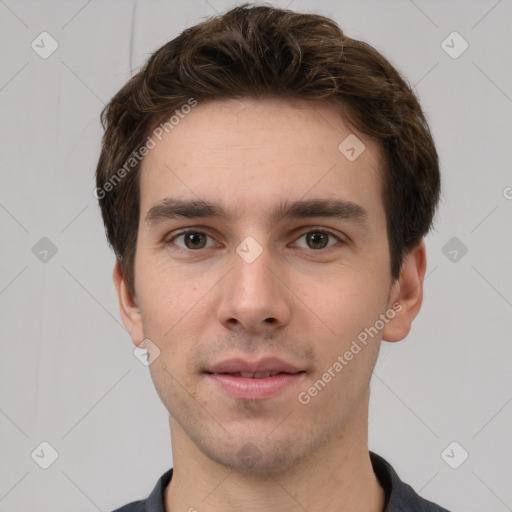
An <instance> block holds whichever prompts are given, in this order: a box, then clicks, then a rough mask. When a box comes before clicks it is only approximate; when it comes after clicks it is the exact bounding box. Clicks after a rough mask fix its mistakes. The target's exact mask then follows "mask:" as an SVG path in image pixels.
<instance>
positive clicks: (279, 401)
mask: <svg viewBox="0 0 512 512" xmlns="http://www.w3.org/2000/svg"><path fill="white" fill-rule="evenodd" d="M352 133H355V134H356V135H357V137H358V138H359V139H360V140H362V141H363V142H364V144H365V146H366V149H365V150H364V151H363V152H362V153H361V155H360V156H359V157H358V158H357V159H356V160H355V161H352V162H351V161H349V160H348V159H347V158H346V157H345V156H344V155H343V154H341V153H340V151H339V150H338V146H339V144H340V143H341V142H342V141H343V140H344V139H345V138H346V137H347V136H348V135H349V134H352ZM379 161H380V150H379V147H378V145H377V144H376V143H375V142H373V141H372V140H370V139H369V138H368V137H366V136H364V135H362V134H360V133H358V132H356V131H355V130H354V129H353V128H351V127H350V126H349V125H348V124H347V123H346V122H345V121H344V120H343V118H342V117H341V115H340V114H339V113H338V112H336V111H335V110H334V109H333V108H332V107H329V106H328V105H326V104H321V103H320V104H319V103H309V102H306V101H304V102H298V101H294V102H293V103H291V102H286V101H284V100H277V99H275V100H274V99H273V100H271V99H265V100H262V101H255V100H249V99H244V100H229V101H213V102H206V103H199V104H198V106H197V107H195V108H194V109H193V111H192V112H191V113H190V114H189V115H187V117H186V118H185V119H183V120H181V121H180V124H179V125H178V126H177V127H175V129H174V130H173V131H172V132H170V133H169V134H168V135H166V136H165V137H164V138H163V140H162V141H161V142H159V143H158V145H157V146H156V147H155V148H154V149H153V150H151V151H150V153H149V154H148V155H147V156H146V157H145V159H144V161H143V163H142V169H141V176H140V178H141V180H140V199H141V202H140V222H139V229H138V240H137V247H136V260H135V296H132V295H130V293H129V292H128V288H127V286H126V282H125V280H124V278H123V275H122V271H121V268H120V266H119V264H116V267H115V269H114V283H115V286H116V289H117V293H118V297H119V305H120V310H121V315H122V319H123V322H124V324H125V326H126V328H127V329H128V330H129V332H130V334H131V337H132V341H133V343H134V344H135V345H137V346H139V345H140V344H141V343H142V342H143V340H144V339H150V340H151V342H152V343H153V344H154V346H157V347H158V349H159V350H160V354H159V356H158V357H157V358H156V359H155V360H154V361H153V362H152V363H151V365H150V366H149V368H150V371H151V376H152V379H153V382H154V385H155V387H156V389H157V392H158V394H159V396H160V398H161V400H162V402H163V403H164V405H165V406H166V408H167V410H168V411H169V415H170V417H169V422H170V430H171V440H172V449H173V467H174V473H173V478H172V481H171V484H170V485H169V486H168V487H167V489H166V492H165V502H166V510H167V511H173V512H174V511H181V510H183V511H185V510H190V509H193V508H195V509H197V510H198V511H200V512H202V511H223V512H226V511H231V510H233V511H234V510H237V511H239V510H244V511H253V510H254V511H260V512H261V511H267V510H268V511H270V510H272V511H276V510H279V511H296V510H297V511H298V510H304V509H305V510H308V511H309V512H315V511H334V510H344V511H345V512H350V511H356V510H357V511H361V510H365V511H372V512H373V511H374V512H377V511H382V510H383V507H384V499H385V495H384V491H383V489H382V488H381V486H380V485H379V482H378V480H377V479H376V477H375V475H374V473H373V470H372V466H371V461H370V458H369V453H368V434H367V433H368V402H369V386H370V379H371V375H372V369H373V367H374V365H375V362H376V359H377V356H378V352H379V347H380V343H381V340H386V341H390V342H395V341H399V340H401V339H403V338H404V337H405V336H406V335H407V333H408V332H409V330H410V327H411V322H412V320H413V319H414V317H415V316H416V314H417V313H418V311H419V309H420V307H421V302H422V294H423V288H422V281H423V278H424V274H425V267H426V258H425V246H424V243H423V242H420V243H419V244H418V245H417V247H416V248H415V249H414V250H412V251H411V252H410V253H409V254H408V255H407V256H406V257H405V259H404V262H403V265H402V271H401V275H400V277H399V279H398V280H395V281H393V280H392V278H391V274H390V256H389V247H388V240H387V234H386V221H385V211H384V206H383V202H382V198H381V186H382V184H381V178H380V175H379V173H378V168H379ZM166 197H172V198H178V199H194V200H197V199H202V200H208V201H217V202H219V203H220V204H221V205H222V206H223V207H224V208H226V209H230V210H232V211H233V212H234V214H235V215H234V218H233V219H230V220H222V219H219V218H194V219H189V218H174V219H167V220H164V221H162V222H160V223H158V224H154V225H151V224H150V223H149V222H147V221H146V220H145V217H146V214H147V212H148V211H149V210H150V209H151V208H152V207H153V206H154V205H156V204H158V203H159V202H160V201H162V200H163V199H164V198H166ZM305 199H327V200H329V199H331V200H332V199H341V200H345V201H351V202H353V203H355V204H357V205H359V206H360V207H361V208H363V209H364V210H366V212H367V218H366V222H356V221H354V220H352V219H338V218H330V217H329V218H325V217H310V218H299V219H284V220H282V221H278V222H272V221H270V220H269V217H268V215H269V212H270V211H271V209H272V207H273V206H275V205H276V204H277V203H280V202H281V201H283V200H289V201H296V200H305ZM183 228H193V229H194V230H195V231H200V232H201V233H203V235H199V246H200V248H199V249H196V248H195V247H196V246H195V245H193V244H192V245H190V244H189V245H188V246H187V245H185V244H186V241H187V240H186V237H183V236H182V237H178V238H174V239H173V240H171V239H172V238H173V236H175V235H176V234H177V231H178V230H180V229H183ZM319 229H323V230H327V231H329V232H331V233H332V234H333V235H334V236H333V237H329V238H326V239H322V238H321V240H326V241H325V245H326V246H327V247H325V248H323V246H322V247H321V248H318V246H315V245H314V243H313V245H312V242H311V240H310V238H308V236H307V234H308V233H310V234H313V235H314V234H315V233H316V234H317V236H318V233H317V232H318V230H319ZM311 232H313V233H311ZM248 236H251V237H253V238H254V239H255V240H256V241H257V243H258V244H259V246H260V247H261V249H262V253H261V254H260V256H259V257H258V258H257V259H256V260H255V261H253V262H252V263H247V262H246V261H244V259H242V258H241V257H240V256H239V254H238V253H237V252H236V248H237V247H238V246H239V244H240V243H241V242H242V241H243V240H244V239H245V238H246V237H248ZM336 237H338V238H336ZM314 240H316V241H318V238H314ZM194 242H195V243H196V244H197V243H198V242H197V238H196V239H194ZM317 243H318V242H317ZM201 244H205V245H204V246H203V245H201ZM320 245H321V244H320ZM190 247H193V248H190ZM201 247H202V248H201ZM396 303H399V304H400V305H401V310H400V312H399V313H396V315H395V316H394V318H393V319H392V320H389V321H388V323H386V324H385V327H384V329H383V330H381V331H380V332H379V334H378V335H377V336H374V337H373V338H370V339H369V342H368V344H367V346H365V347H364V348H362V350H361V351H360V352H359V353H358V354H357V355H355V356H354V357H353V359H352V360H351V361H350V362H348V364H347V365H346V366H344V368H343V370H342V371H341V372H339V373H338V374H336V377H334V378H332V380H331V381H330V382H329V383H328V384H327V385H326V386H325V388H323V389H322V391H321V392H319V393H318V394H317V395H316V396H315V397H313V398H312V399H311V401H310V402H309V403H308V404H302V403H300V402H299V400H298V399H297V397H298V395H299V393H300V392H301V391H305V390H308V388H309V387H310V386H312V385H313V384H314V383H315V382H316V381H317V380H318V379H319V378H321V377H322V375H323V374H324V372H326V371H327V370H328V368H329V367H332V365H333V363H334V362H335V361H336V360H337V358H338V356H340V355H343V354H344V353H345V352H346V351H347V350H348V349H349V347H350V345H351V343H352V341H353V340H354V339H356V338H357V335H358V334H359V333H360V332H361V331H363V330H364V329H365V328H367V327H370V326H373V325H374V324H375V322H376V320H377V319H378V318H379V315H380V314H384V313H385V312H386V311H387V310H389V309H390V308H391V307H392V305H393V304H396ZM268 319H273V320H272V321H269V320H268ZM150 354H151V350H150ZM154 354H156V352H154ZM233 356H240V357H243V358H245V359H247V360H256V359H260V358H261V357H263V356H277V357H279V358H281V359H283V360H284V361H287V362H289V363H291V364H294V365H295V366H298V367H300V368H301V369H303V370H305V373H304V374H303V375H302V377H301V378H300V379H298V381H297V382H296V383H295V384H293V385H292V386H291V387H289V388H287V389H285V390H284V391H282V392H280V393H279V394H278V395H276V396H274V397H272V398H270V399H266V400H260V401H250V400H242V399H239V398H235V397H232V396H229V395H227V394H225V393H224V392H221V391H220V390H219V389H218V388H217V387H215V386H213V385H212V384H211V382H210V381H209V379H207V378H206V376H205V374H204V373H202V370H203V369H204V368H205V365H208V364H211V363H214V362H218V361H220V360H224V359H227V358H229V357H233ZM150 358H151V355H150ZM150 360H151V359H150ZM248 443H250V445H248ZM247 446H250V448H249V456H248V457H241V456H240V454H239V452H240V450H241V449H243V448H244V447H245V450H246V451H247V449H248V448H247ZM242 453H243V452H242ZM319 490H321V492H318V491H319Z"/></svg>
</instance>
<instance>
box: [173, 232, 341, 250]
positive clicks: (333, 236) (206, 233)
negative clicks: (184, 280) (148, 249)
mask: <svg viewBox="0 0 512 512" xmlns="http://www.w3.org/2000/svg"><path fill="white" fill-rule="evenodd" d="M190 233H199V234H201V235H206V236H208V237H210V238H212V239H213V236H211V235H210V234H209V233H208V232H206V231H201V230H200V229H186V230H183V231H180V232H178V233H176V234H174V235H173V236H172V237H171V238H169V239H166V240H165V241H164V245H166V246H169V245H174V241H175V240H176V239H177V238H179V237H182V236H184V235H187V234H190ZM309 233H321V234H325V235H329V236H330V237H332V238H335V239H336V241H337V242H338V243H340V244H342V245H347V244H348V243H349V242H348V241H347V240H344V239H342V238H340V237H339V236H338V235H336V234H334V233H333V232H332V231H328V230H326V229H324V228H309V229H308V230H307V231H304V232H302V233H301V234H300V235H299V237H298V238H297V240H299V239H300V238H302V237H303V236H305V235H307V234H309ZM335 245H336V244H335ZM335 245H332V246H330V247H325V248H323V249H310V250H311V251H315V252H321V251H327V250H329V249H332V248H333V247H334V246H335ZM206 249H211V247H205V248H202V249H187V248H186V249H184V248H183V247H177V248H176V250H177V251H180V252H200V251H201V250H206Z"/></svg>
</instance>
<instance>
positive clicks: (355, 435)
mask: <svg viewBox="0 0 512 512" xmlns="http://www.w3.org/2000/svg"><path fill="white" fill-rule="evenodd" d="M362 417H363V418H366V419H365V421H364V423H365V424H364V425H361V422H359V424H358V425H357V427H358V428H352V429H351V428H347V429H345V431H344V432H343V433H340V434H339V435H338V436H335V438H334V439H331V440H330V441H329V442H327V443H326V444H325V445H323V446H322V447H321V448H319V449H318V450H316V451H315V452H314V453H313V454H312V455H310V456H309V457H307V459H304V460H301V461H299V462H298V463H296V464H295V465H294V466H293V467H291V468H288V469H287V470H284V471H280V472H275V473H267V474H254V473H241V472H237V471H235V470H232V469H230V468H228V467H226V466H223V465H222V464H219V463H217V462H215V461H213V460H211V459H210V458H208V457H206V456H205V455H204V454H203V453H202V452H201V451H200V450H199V449H198V448H197V446H196V445H195V444H194V443H193V442H192V440H191V439H190V438H189V437H188V436H187V434H186V433H185V431H183V429H181V427H180V425H179V424H178V423H177V422H175V421H174V420H173V418H172V417H171V418H170V426H171V434H172V436H171V439H172V448H173V461H174V462H173V467H174V469H173V477H172V480H171V484H170V485H169V486H168V487H167V489H166V491H165V510H166V512H175V511H181V510H182V511H190V512H193V511H199V512H221V511H222V512H231V511H240V510H244V511H247V512H253V511H258V512H262V511H276V510H279V511H282V512H298V511H304V510H307V511H308V512H320V511H322V512H334V511H343V512H356V511H358V512H361V511H364V512H382V511H383V510H384V503H385V493H384V490H383V489H382V487H381V486H380V484H379V482H378V479H377V477H376V476H375V474H374V472H373V467H372V464H371V460H370V454H369V451H368V442H367V423H368V420H367V418H368V415H367V414H366V415H364V414H363V416H362ZM360 418H361V416H360ZM349 431H350V432H351V434H350V433H349Z"/></svg>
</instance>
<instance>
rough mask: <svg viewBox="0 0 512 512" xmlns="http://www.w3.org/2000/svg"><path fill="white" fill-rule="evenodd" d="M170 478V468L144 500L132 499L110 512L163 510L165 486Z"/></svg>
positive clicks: (153, 511) (151, 511)
mask: <svg viewBox="0 0 512 512" xmlns="http://www.w3.org/2000/svg"><path fill="white" fill-rule="evenodd" d="M171 478H172V468H171V469H169V470H168V471H166V472H165V473H164V474H163V475H162V476H161V477H160V478H159V479H158V481H157V483H156V485H155V487H154V489H153V490H152V491H151V494H150V495H149V496H148V497H147V498H146V499H144V500H138V501H132V502H131V503H128V504H127V505H123V506H122V507H121V508H116V509H115V510H113V511H112V512H165V504H164V493H165V488H166V487H167V485H168V484H169V482H170V481H171Z"/></svg>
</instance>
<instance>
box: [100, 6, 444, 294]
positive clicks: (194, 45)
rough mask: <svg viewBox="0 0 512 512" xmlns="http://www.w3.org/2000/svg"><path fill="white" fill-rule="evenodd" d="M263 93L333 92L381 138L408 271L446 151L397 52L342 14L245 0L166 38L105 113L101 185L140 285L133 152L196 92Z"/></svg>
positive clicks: (394, 240) (396, 258)
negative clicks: (339, 19)
mask: <svg viewBox="0 0 512 512" xmlns="http://www.w3.org/2000/svg"><path fill="white" fill-rule="evenodd" d="M265 97H278V98H279V97H281V98H286V99H292V100H293V99H302V100H317V101H323V102H328V103H330V104H332V105H333V107H335V108H338V109H339V111H340V113H343V114H344V115H345V120H346V121H348V122H349V123H351V124H352V126H353V127H355V128H356V129H358V130H360V132H362V133H365V134H367V135H369V136H371V137H372V138H374V139H375V140H376V141H378V143H379V146H380V148H381V150H382V155H383V158H382V162H381V166H382V169H380V171H381V173H382V177H383V187H382V197H383V203H384V207H385V211H386V221H387V235H388V240H389V250H390V258H391V275H392V277H393V278H394V279H396V278H397V277H398V276H399V274H400V268H401V264H402V259H403V257H404V255H405V254H407V252H408V251H410V250H411V249H412V248H413V247H414V246H416V245H417V243H419V242H420V241H421V239H422V238H423V237H424V236H425V235H426V234H427V232H428V231H429V229H430V227H431V224H432V219H433V216H434V212H435V209H436V206H437V203H438V200H439V194H440V174H439V160H438V155H437V152H436V148H435V145H434V141H433V139H432V136H431V133H430V129H429V127H428V124H427V121H426V119H425V116H424V114H423V111H422V109H421V107H420V104H419V102H418V100H417V98H416V95H415V94H414V92H413V90H412V88H411V87H410V86H409V85H408V84H407V82H406V80H405V79H404V78H403V77H402V76H401V74H400V73H399V72H398V71H397V70H396V69H395V68H394V67H393V66H392V65H391V64H390V63H389V62H388V60H386V59H385V58H384V57H383V56H382V55H381V54H380V53H379V52H377V51H376V50H375V49H374V48H373V47H372V46H370V45H368V44H367V43H364V42H362V41H358V40H355V39H351V38H350V37H347V36H346V35H345V34H344V33H343V31H342V30H341V29H340V27H339V26H338V25H337V24H336V23H335V22H334V21H333V20H331V19H329V18H326V17H324V16H320V15H315V14H301V13H296V12H293V11H290V10H284V9H276V8H273V7H268V6H251V5H249V4H244V5H241V6H238V7H235V8H234V9H232V10H230V11H228V12H227V13H225V14H223V15H221V16H217V17H214V18H210V19H208V20H207V21H204V22H202V23H200V24H198V25H195V26H193V27H191V28H188V29H186V30H185V31H183V32H182V33H181V34H180V35H179V36H178V37H176V38H175V39H173V40H172V41H169V42H168V43H166V44H165V45H164V46H162V47H161V48H160V49H159V50H157V51H156V52H155V53H154V54H152V56H151V57H150V58H149V60H148V61H147V63H146V65H145V66H144V67H143V69H142V70H141V71H139V72H138V73H137V74H136V75H134V76H133V77H132V78H131V79H130V80H129V81H128V83H126V84H125V85H124V86H123V87H122V88H121V89H120V91H119V92H118V93H117V94H116V95H115V96H114V97H113V98H112V100H111V101H110V103H109V104H108V105H107V106H106V107H105V109H104V110H103V112H102V114H101V120H102V124H103V127H104V129H105V133H104V136H103V139H102V149H101V155H100V157H99V161H98V166H97V169H96V184H97V187H98V188H97V189H96V192H95V195H96V197H97V198H98V199H99V204H100V207H101V213H102V216H103V221H104V224H105V229H106V233H107V238H108V240H109V243H110V245H111V246H112V247H113V249H114V251H115V254H116V257H117V259H118V260H119V262H120V264H121V268H122V270H123V274H124V277H125V279H126V282H127V285H128V288H129V290H130V291H131V292H132V294H133V295H135V288H134V261H135V247H136V243H137V231H138V223H139V214H140V212H139V192H140V191H139V179H138V176H139V168H140V164H137V165H134V167H133V171H131V172H127V171H126V162H127V161H128V160H129V159H130V158H131V157H132V155H133V152H134V151H136V150H137V149H138V148H140V147H141V146H142V145H143V144H144V141H145V140H146V139H147V137H148V135H149V134H150V133H151V131H152V130H154V128H155V126H158V125H159V124H160V123H162V122H164V121H165V120H166V119H168V118H169V116H171V115H172V114H173V113H174V112H176V111H177V109H179V108H180V107H182V106H183V105H185V104H187V102H190V99H191V98H193V99H195V101H198V102H201V100H215V99H230V98H232V99H237V98H265ZM135 163H136V162H135ZM123 168H124V169H125V171H126V172H124V173H121V174H122V176H120V171H121V170H122V169H123ZM116 173H117V178H118V180H117V181H116V182H113V178H115V177H116ZM121 178H122V179H121ZM108 183H110V186H109V187H106V186H105V184H108ZM107 190H108V192H107ZM98 191H99V192H100V193H98Z"/></svg>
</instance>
